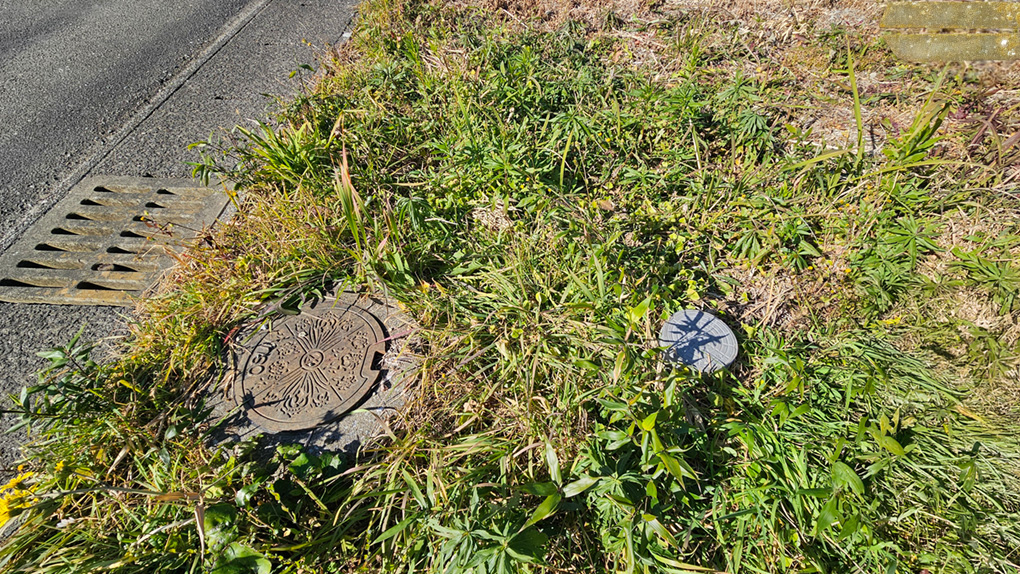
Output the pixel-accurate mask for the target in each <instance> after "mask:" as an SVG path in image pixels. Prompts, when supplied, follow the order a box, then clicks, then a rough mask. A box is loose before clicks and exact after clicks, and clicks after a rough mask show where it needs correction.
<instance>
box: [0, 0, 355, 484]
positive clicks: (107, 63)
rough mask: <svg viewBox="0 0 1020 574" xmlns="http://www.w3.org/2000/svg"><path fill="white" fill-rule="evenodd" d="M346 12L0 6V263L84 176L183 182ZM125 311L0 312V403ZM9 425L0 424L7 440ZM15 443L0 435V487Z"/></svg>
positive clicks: (137, 0) (128, 2) (161, 4)
mask: <svg viewBox="0 0 1020 574" xmlns="http://www.w3.org/2000/svg"><path fill="white" fill-rule="evenodd" d="M354 6H355V2H354V0H215V1H209V0H46V1H37V0H33V1H26V0H0V15H2V16H0V250H3V249H6V248H7V247H9V246H10V245H11V244H12V243H13V242H14V241H16V240H17V239H18V237H20V235H21V233H22V232H23V231H24V230H25V229H26V228H27V227H28V226H30V225H31V224H32V222H34V221H35V220H36V219H38V218H39V217H40V216H42V215H43V214H44V213H45V212H46V210H47V209H49V207H51V206H52V205H53V204H54V203H56V202H57V201H59V200H60V199H61V198H62V197H63V196H64V195H65V194H66V192H67V191H68V189H70V188H71V187H72V186H73V185H74V184H75V183H77V182H78V181H79V180H80V179H81V178H83V177H85V176H87V175H124V176H154V177H187V176H190V168H189V167H188V166H187V165H186V164H185V162H186V161H189V160H195V159H197V157H196V156H195V154H194V152H189V151H188V150H187V146H188V144H190V143H192V142H196V141H199V140H203V139H206V138H207V137H208V136H209V135H210V133H212V132H214V131H216V130H221V129H228V130H229V129H230V128H232V127H233V126H235V125H238V124H242V125H245V124H247V125H250V124H251V123H252V122H253V121H254V120H256V119H265V118H267V117H269V116H271V114H272V112H273V111H274V110H275V109H276V108H275V106H276V103H275V101H274V99H273V98H271V97H269V96H267V95H266V94H272V95H278V96H284V97H286V96H288V95H291V94H293V93H294V92H295V90H296V89H297V87H298V86H297V83H296V82H297V81H298V79H292V78H290V75H291V72H293V71H294V70H298V69H299V67H300V66H301V65H302V64H309V65H312V66H315V65H316V56H317V55H318V54H320V53H321V51H322V50H323V49H325V48H326V47H328V46H330V45H334V44H337V43H339V42H340V41H341V40H342V38H343V35H344V33H345V32H346V31H347V29H348V27H349V25H350V23H351V19H352V17H353V14H354ZM298 78H300V76H298ZM128 320H130V311H129V310H127V309H124V308H111V307H69V306H51V305H23V304H8V303H0V345H2V347H0V349H2V350H3V352H2V353H0V394H3V395H7V394H10V393H15V394H16V393H18V392H19V391H20V389H21V387H22V386H23V385H25V384H29V383H31V382H32V381H33V380H34V378H33V373H34V372H35V371H37V370H38V369H39V368H40V367H42V366H44V362H43V361H42V360H41V359H39V358H38V357H36V356H35V353H36V352H37V351H41V350H45V349H48V348H50V347H52V346H54V345H59V344H63V343H65V342H67V341H68V340H69V339H70V338H71V337H72V336H73V335H74V334H75V333H76V332H77V331H78V329H79V328H81V327H82V326H84V327H85V336H86V337H88V338H91V339H93V340H97V339H102V338H105V337H111V336H116V335H118V334H122V333H124V332H125V330H126V322H127V321H128ZM13 422H14V419H13V418H12V417H10V416H5V417H0V426H2V427H3V428H6V427H9V426H10V425H11V424H12V423H13ZM20 440H21V438H20V436H19V435H10V434H8V435H2V436H0V477H3V476H4V475H6V474H7V472H5V469H9V468H11V466H12V464H13V463H14V461H15V460H16V459H17V458H18V453H17V445H18V443H19V441H20Z"/></svg>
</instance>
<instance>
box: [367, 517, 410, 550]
mask: <svg viewBox="0 0 1020 574" xmlns="http://www.w3.org/2000/svg"><path fill="white" fill-rule="evenodd" d="M419 516H421V515H420V514H412V515H411V516H408V517H407V518H405V519H403V520H401V521H400V522H398V523H397V524H396V525H394V526H391V527H390V528H388V529H386V532H383V533H382V534H380V535H379V537H378V538H376V539H375V540H373V541H372V544H379V543H380V542H386V541H387V540H389V539H390V538H393V537H394V536H396V535H397V534H400V533H401V532H403V531H404V530H405V529H406V528H407V527H408V526H410V525H411V523H412V522H414V521H415V520H416V519H417V518H418V517H419Z"/></svg>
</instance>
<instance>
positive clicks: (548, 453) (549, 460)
mask: <svg viewBox="0 0 1020 574" xmlns="http://www.w3.org/2000/svg"><path fill="white" fill-rule="evenodd" d="M545 462H546V464H548V465H549V476H551V477H552V479H553V482H555V483H556V484H560V483H561V482H563V479H562V478H560V459H559V458H558V457H557V456H556V449H555V448H553V445H552V443H551V442H546V443H545Z"/></svg>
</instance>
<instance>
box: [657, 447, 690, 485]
mask: <svg viewBox="0 0 1020 574" xmlns="http://www.w3.org/2000/svg"><path fill="white" fill-rule="evenodd" d="M659 459H660V460H661V461H662V464H663V465H665V466H666V470H668V471H669V473H670V474H672V475H673V476H674V477H676V479H677V480H678V481H680V484H683V482H684V477H687V478H691V479H694V480H697V478H698V477H697V476H696V475H695V474H694V469H693V468H691V467H690V466H689V465H688V464H687V463H686V462H684V461H683V460H682V459H678V458H674V457H672V456H670V455H668V454H666V453H664V452H660V453H659Z"/></svg>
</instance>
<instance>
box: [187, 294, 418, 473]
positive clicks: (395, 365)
mask: <svg viewBox="0 0 1020 574" xmlns="http://www.w3.org/2000/svg"><path fill="white" fill-rule="evenodd" d="M414 331H415V327H414V324H413V323H412V321H411V320H410V319H409V318H408V317H407V316H406V315H404V314H403V313H402V312H400V311H399V310H398V309H397V307H396V304H395V302H393V301H387V300H386V299H385V298H383V297H381V296H369V295H356V294H353V293H341V294H339V295H338V296H336V297H335V298H326V299H322V300H319V301H317V302H314V303H312V304H309V305H306V306H304V307H303V308H302V310H301V313H300V314H299V315H280V316H278V317H277V318H275V319H274V320H273V321H271V322H267V323H265V324H263V325H261V326H258V327H253V328H250V329H248V330H246V331H244V332H242V333H239V334H238V335H237V336H236V337H235V338H234V340H235V341H238V343H239V346H238V347H237V348H236V349H235V350H234V353H233V356H232V357H231V364H232V366H231V369H230V371H229V372H228V374H227V375H226V377H225V381H224V383H225V384H224V386H223V387H220V388H216V389H212V390H211V392H210V394H209V396H208V400H207V404H208V405H209V406H211V407H212V408H213V420H214V421H218V423H217V424H219V425H220V428H219V431H218V432H217V433H215V434H214V440H216V441H223V440H243V439H246V438H249V437H251V436H254V435H257V434H265V435H266V437H265V440H264V441H263V442H264V446H272V445H276V444H292V443H297V444H304V445H306V446H310V447H313V448H316V449H321V450H328V451H332V452H341V451H343V452H348V453H352V452H353V451H355V450H356V449H357V448H358V447H359V446H361V445H363V444H366V443H367V442H369V441H370V440H371V439H373V438H374V437H376V436H378V435H380V434H382V432H383V427H384V425H385V424H386V423H385V421H386V419H388V418H389V417H390V416H391V415H393V414H394V413H396V412H397V411H398V410H400V409H401V408H402V407H403V406H404V405H405V404H406V403H407V401H408V399H409V395H408V393H409V392H410V390H409V388H408V386H407V385H406V384H405V382H406V376H407V374H408V373H410V372H412V371H413V370H414V369H415V368H417V366H418V364H419V359H418V356H417V355H416V354H414V353H413V352H412V351H411V347H412V346H413V337H410V336H409V335H410V333H413V332H414Z"/></svg>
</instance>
